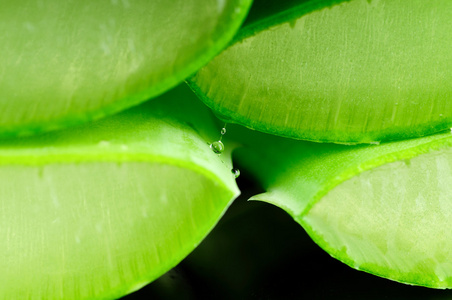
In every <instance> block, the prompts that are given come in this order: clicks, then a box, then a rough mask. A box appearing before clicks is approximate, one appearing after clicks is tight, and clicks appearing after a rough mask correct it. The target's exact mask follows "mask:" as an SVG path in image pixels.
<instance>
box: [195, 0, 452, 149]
mask: <svg viewBox="0 0 452 300" xmlns="http://www.w3.org/2000/svg"><path fill="white" fill-rule="evenodd" d="M451 30H452V3H451V2H450V1H447V0H434V1H428V2H425V1H422V0H415V1H410V2H404V1H395V0H380V1H367V0H353V1H349V2H343V3H340V4H337V5H334V6H332V7H328V8H324V9H319V10H314V11H311V12H309V13H307V14H306V15H304V16H302V17H300V18H298V19H297V20H293V21H292V22H290V23H283V24H280V25H278V26H275V27H272V28H270V29H268V30H264V31H261V32H259V33H257V34H256V35H254V36H252V37H248V38H245V39H243V40H242V41H241V42H239V43H236V44H235V45H234V46H232V47H230V48H228V49H227V50H226V51H224V52H223V53H221V54H220V55H219V56H217V57H216V58H215V59H214V60H213V61H212V62H210V63H209V64H208V65H207V66H206V67H204V68H202V69H201V70H200V71H199V72H198V73H197V74H196V75H195V76H194V77H193V78H192V79H191V80H192V88H193V89H194V90H195V91H196V92H197V93H198V94H199V95H200V97H201V98H203V100H204V101H205V103H206V104H207V105H208V106H209V107H211V108H212V109H213V110H214V111H215V112H216V113H217V114H218V115H219V116H221V117H222V118H223V119H224V120H226V121H228V122H233V123H238V124H241V125H244V126H246V127H249V128H252V129H256V130H259V131H263V132H267V133H271V134H276V135H281V136H285V137H291V138H295V139H304V140H310V141H320V142H335V143H371V142H378V141H386V140H397V139H405V138H411V137H418V136H424V135H428V134H432V133H435V132H439V131H441V130H444V129H447V128H449V127H451V126H452V101H451V98H452V89H451V85H450V84H449V83H450V82H451V81H452V55H451V54H450V53H451V52H450V51H449V49H450V48H451V46H452V37H451V35H450V31H451Z"/></svg>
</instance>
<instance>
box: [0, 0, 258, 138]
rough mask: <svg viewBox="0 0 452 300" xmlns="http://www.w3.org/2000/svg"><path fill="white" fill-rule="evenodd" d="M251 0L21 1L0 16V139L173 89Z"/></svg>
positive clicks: (216, 48) (231, 29)
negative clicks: (0, 33)
mask: <svg viewBox="0 0 452 300" xmlns="http://www.w3.org/2000/svg"><path fill="white" fill-rule="evenodd" d="M250 3H251V0H224V1H223V0H221V1H220V0H218V1H216V0H209V1H204V0H190V1H182V0H176V1H165V0H156V1H143V0H101V1H88V0H81V1H68V0H63V1H61V0H44V1H35V0H20V1H9V2H7V3H6V2H5V3H3V4H2V8H1V10H0V20H1V21H0V31H1V32H2V35H1V36H0V45H1V47H0V136H15V135H25V134H31V133H36V132H41V131H48V130H52V129H56V128H64V127H67V126H70V125H74V124H80V123H83V122H86V121H89V120H92V119H98V118H100V117H103V116H105V115H109V114H113V113H115V112H118V111H121V110H123V109H125V108H127V107H131V106H133V105H136V104H138V103H140V102H143V101H144V100H147V99H149V98H151V97H154V96H157V95H159V94H161V93H162V92H164V91H166V90H168V89H170V88H171V87H174V86H175V85H176V84H178V83H179V82H181V81H182V80H184V79H185V78H186V77H187V76H189V75H191V74H192V73H193V72H195V71H196V70H197V69H199V68H200V67H201V66H203V65H204V64H206V63H207V62H208V61H209V60H210V59H212V57H214V56H215V55H216V54H218V52H220V51H221V50H222V49H223V48H224V47H225V46H226V45H227V44H228V43H229V42H230V40H231V39H232V37H233V36H234V34H235V33H236V31H237V29H238V28H239V26H240V24H241V23H242V21H243V19H244V18H245V16H246V13H247V11H248V8H249V6H250Z"/></svg>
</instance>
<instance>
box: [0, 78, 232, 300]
mask: <svg viewBox="0 0 452 300" xmlns="http://www.w3.org/2000/svg"><path fill="white" fill-rule="evenodd" d="M185 88H186V87H185ZM182 89H183V88H182ZM187 91H188V88H186V89H183V90H182V91H181V90H176V91H172V92H171V93H168V94H166V95H164V96H162V97H161V98H159V99H157V100H155V101H151V102H150V103H148V104H145V105H142V106H139V107H137V108H134V109H133V110H129V111H127V112H124V113H121V114H119V115H116V116H114V117H110V118H106V119H104V120H101V121H98V122H96V123H90V124H87V125H85V126H83V127H79V128H77V129H72V130H66V131H59V132H55V133H48V134H46V135H41V136H35V137H29V138H22V139H15V140H11V141H2V142H1V143H0V179H1V180H0V207H1V209H0V215H1V218H0V240H2V243H1V246H0V257H2V259H1V260H0V267H1V269H2V272H1V273H0V298H2V299H104V298H108V299H111V298H118V297H120V296H122V295H125V294H127V293H129V292H131V291H134V290H136V289H138V288H140V287H142V286H143V285H145V284H147V283H149V282H150V281H152V280H154V279H156V278H157V277H159V276H160V275H162V274H163V273H165V272H166V271H168V270H169V269H170V268H172V267H174V266H175V265H176V264H177V263H178V262H179V261H180V260H182V259H183V258H184V257H185V256H186V255H187V254H188V253H189V252H190V251H191V250H193V249H194V248H195V247H196V245H198V244H199V243H200V241H201V240H202V239H203V238H204V237H205V235H206V234H207V233H208V232H209V231H210V229H211V228H212V227H213V226H214V225H215V224H216V222H217V221H218V219H219V218H220V217H221V215H222V214H223V213H224V211H225V209H226V208H227V207H228V205H229V203H230V202H231V201H232V200H233V199H234V198H235V197H236V196H237V195H238V189H237V187H236V184H235V180H234V178H233V176H232V175H231V173H230V166H229V165H230V162H229V160H228V157H227V155H226V154H225V153H223V154H222V157H221V158H220V157H219V156H218V155H216V154H214V153H213V152H212V151H211V149H210V148H209V142H210V140H212V139H213V138H215V137H216V134H215V133H216V128H215V125H214V124H213V119H212V116H211V114H210V113H208V112H207V110H206V109H205V108H204V107H202V104H199V103H197V102H196V101H197V99H193V98H191V99H190V98H189V96H190V92H189V91H188V93H185V92H187ZM187 95H188V96H187ZM191 97H193V96H191ZM223 161H224V162H223Z"/></svg>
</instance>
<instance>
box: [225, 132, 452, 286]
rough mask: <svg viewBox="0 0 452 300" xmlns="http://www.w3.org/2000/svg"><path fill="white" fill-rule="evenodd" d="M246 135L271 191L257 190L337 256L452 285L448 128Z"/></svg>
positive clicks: (400, 277)
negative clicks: (387, 137)
mask: <svg viewBox="0 0 452 300" xmlns="http://www.w3.org/2000/svg"><path fill="white" fill-rule="evenodd" d="M229 129H230V130H229V132H230V133H231V132H233V130H232V129H231V128H229ZM242 138H243V137H242ZM243 140H244V141H247V143H246V145H245V148H243V149H239V150H237V153H236V154H237V158H238V159H239V161H240V162H241V163H242V164H243V165H244V167H247V168H249V169H250V170H252V171H253V173H254V174H255V175H256V177H257V178H258V179H259V181H260V182H261V183H262V184H263V186H264V187H265V189H266V191H267V192H266V193H263V194H260V195H256V196H254V197H252V199H256V200H262V201H266V202H269V203H272V204H275V205H277V206H279V207H281V208H283V209H284V210H286V211H287V212H288V213H289V214H290V215H291V216H292V217H293V218H294V219H295V220H296V221H297V222H299V223H300V224H301V225H302V226H303V227H304V229H305V230H306V231H307V232H308V233H309V235H310V236H311V237H312V239H313V240H314V241H315V242H316V243H317V244H319V245H320V246H321V247H322V248H323V249H324V250H325V251H327V252H328V253H329V254H331V255H332V256H333V257H335V258H337V259H339V260H341V261H342V262H344V263H346V264H348V265H349V266H351V267H353V268H355V269H359V270H363V271H366V272H369V273H372V274H375V275H378V276H382V277H385V278H389V279H392V280H396V281H399V282H403V283H408V284H415V285H422V286H428V287H434V288H452V264H451V263H450V262H451V261H452V252H451V251H450V250H451V249H452V242H451V241H452V235H451V232H452V231H451V230H450V229H451V228H452V221H451V220H452V215H451V213H450V212H451V211H452V201H451V200H450V199H451V198H452V189H451V188H450V187H451V186H452V175H451V166H452V136H451V134H450V133H447V134H440V135H434V136H429V137H425V138H420V139H414V140H406V141H400V142H392V143H386V144H382V145H379V146H377V145H372V146H355V147H351V146H343V145H332V144H316V143H309V142H301V141H293V140H286V139H282V138H276V137H270V136H265V137H264V136H261V137H260V138H259V137H257V138H254V139H253V138H252V137H251V136H246V138H243ZM281 153H284V154H283V155H281Z"/></svg>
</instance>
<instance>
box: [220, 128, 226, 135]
mask: <svg viewBox="0 0 452 300" xmlns="http://www.w3.org/2000/svg"><path fill="white" fill-rule="evenodd" d="M220 134H221V135H225V134H226V128H224V127H223V128H221V131H220Z"/></svg>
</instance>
